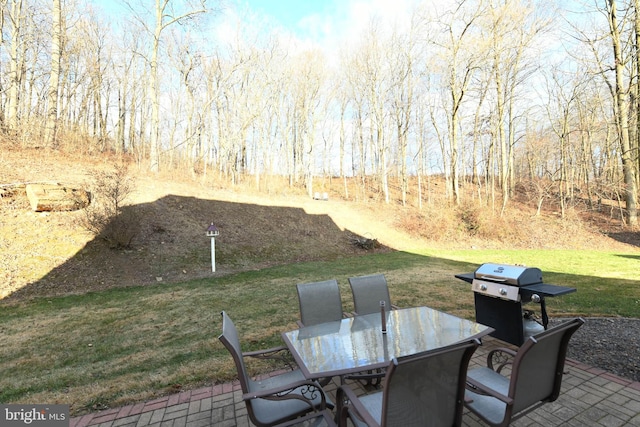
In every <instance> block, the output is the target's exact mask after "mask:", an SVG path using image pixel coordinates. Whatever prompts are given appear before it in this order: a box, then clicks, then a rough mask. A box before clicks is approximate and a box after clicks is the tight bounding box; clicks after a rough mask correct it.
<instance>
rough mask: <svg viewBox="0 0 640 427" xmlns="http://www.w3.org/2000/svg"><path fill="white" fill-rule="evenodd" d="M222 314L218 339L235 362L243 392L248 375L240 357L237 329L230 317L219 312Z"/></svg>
mask: <svg viewBox="0 0 640 427" xmlns="http://www.w3.org/2000/svg"><path fill="white" fill-rule="evenodd" d="M220 314H221V315H222V334H220V336H219V337H218V339H219V340H220V341H221V342H222V344H224V346H225V347H226V348H227V350H228V351H229V353H231V356H232V357H233V361H234V362H235V364H236V369H237V371H238V379H239V380H240V387H241V388H242V392H243V393H247V392H248V391H249V376H248V375H247V368H246V367H245V365H244V359H243V358H242V348H241V347H240V339H239V338H238V330H237V329H236V326H235V325H234V324H233V322H232V321H231V318H229V316H228V315H227V313H225V312H224V311H223V312H221V313H220Z"/></svg>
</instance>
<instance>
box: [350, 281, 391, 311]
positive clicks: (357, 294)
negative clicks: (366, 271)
mask: <svg viewBox="0 0 640 427" xmlns="http://www.w3.org/2000/svg"><path fill="white" fill-rule="evenodd" d="M349 285H350V286H351V293H352V295H353V306H354V314H355V315H361V314H370V313H377V312H380V301H384V302H385V306H386V307H387V308H388V309H396V308H398V307H396V306H395V305H392V304H391V297H390V296H389V286H388V285H387V279H386V278H385V277H384V274H371V275H368V276H358V277H350V278H349Z"/></svg>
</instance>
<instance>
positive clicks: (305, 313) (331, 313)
mask: <svg viewBox="0 0 640 427" xmlns="http://www.w3.org/2000/svg"><path fill="white" fill-rule="evenodd" d="M296 289H297V291H298V302H299V304H300V320H299V321H298V325H299V326H313V325H317V324H319V323H326V322H333V321H339V320H340V319H342V318H343V317H344V312H343V310H342V298H341V297H340V288H339V287H338V281H337V280H335V279H331V280H324V281H322V282H311V283H298V284H297V285H296Z"/></svg>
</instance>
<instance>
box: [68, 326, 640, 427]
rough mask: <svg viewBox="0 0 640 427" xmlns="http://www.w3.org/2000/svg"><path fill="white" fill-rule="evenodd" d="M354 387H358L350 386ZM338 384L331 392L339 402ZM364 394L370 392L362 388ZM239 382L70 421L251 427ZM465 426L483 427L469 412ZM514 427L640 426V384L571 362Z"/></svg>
mask: <svg viewBox="0 0 640 427" xmlns="http://www.w3.org/2000/svg"><path fill="white" fill-rule="evenodd" d="M483 342H484V343H483V345H482V346H481V347H480V348H478V350H476V353H475V354H474V357H473V359H472V361H471V365H470V368H471V367H473V366H475V365H480V364H484V362H485V358H486V354H487V352H488V351H489V350H491V349H492V348H494V347H496V346H498V345H503V343H501V342H499V341H497V340H495V339H493V338H491V337H488V338H485V339H483ZM351 384H352V385H356V384H354V383H351ZM336 387H337V384H336V382H335V381H334V382H333V383H331V384H329V386H328V387H327V391H328V392H329V393H330V394H331V395H332V398H335V395H334V393H335V389H336ZM359 392H360V393H365V392H366V391H365V390H364V389H362V388H360V389H359ZM241 395H242V393H241V391H240V385H239V383H238V382H233V383H227V384H218V385H214V386H211V387H206V388H201V389H197V390H190V391H183V392H180V393H178V394H174V395H171V396H166V397H163V398H160V399H155V400H152V401H149V402H143V403H137V404H133V405H129V406H124V407H122V408H113V409H108V410H104V411H100V412H95V413H91V414H87V415H84V416H81V417H76V418H72V419H71V426H70V427H86V426H100V427H147V426H148V427H206V426H212V427H213V426H215V427H234V426H238V427H244V426H247V427H249V426H252V424H251V423H250V422H249V419H248V417H247V411H246V409H245V406H244V403H243V402H242V399H241ZM463 424H464V425H465V426H468V427H475V426H483V425H484V424H482V423H481V422H479V421H478V419H477V418H476V417H475V416H473V415H472V414H470V413H469V412H468V411H465V414H464V418H463ZM512 425H513V426H522V427H524V426H527V427H530V426H531V427H533V426H540V427H551V426H570V427H585V426H597V427H600V426H602V427H622V426H640V382H635V381H630V380H627V379H624V378H620V377H618V376H616V375H613V374H610V373H608V372H605V371H603V370H601V369H597V368H594V367H591V366H588V365H584V364H582V363H580V362H577V361H574V360H567V363H566V366H565V376H564V379H563V383H562V394H561V395H560V397H559V398H558V400H557V401H555V402H552V403H549V404H546V405H544V406H542V407H541V408H539V409H537V410H535V411H533V412H531V413H529V414H528V415H526V416H525V417H523V418H521V419H519V420H517V421H515V422H514V423H513V424H512Z"/></svg>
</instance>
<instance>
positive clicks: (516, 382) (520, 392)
mask: <svg viewBox="0 0 640 427" xmlns="http://www.w3.org/2000/svg"><path fill="white" fill-rule="evenodd" d="M582 324H584V320H582V319H580V318H577V319H573V320H570V321H566V322H564V323H562V324H560V325H558V326H555V327H553V328H550V329H548V330H546V331H544V332H540V333H539V334H536V335H534V336H532V337H529V338H528V339H527V340H526V341H525V342H524V344H522V346H521V347H520V349H519V350H518V352H517V354H516V356H515V358H514V360H513V367H512V371H511V381H510V384H509V397H511V398H512V399H514V405H513V413H514V414H517V413H518V412H519V411H521V410H523V409H526V408H528V407H529V406H531V405H533V404H535V403H537V402H540V401H544V402H553V401H554V400H556V399H557V398H558V396H559V394H560V386H561V385H562V375H563V371H564V362H565V358H566V355H567V347H568V345H569V340H570V339H571V336H572V335H573V333H574V332H575V331H577V330H578V328H579V327H580V326H582Z"/></svg>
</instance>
